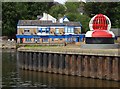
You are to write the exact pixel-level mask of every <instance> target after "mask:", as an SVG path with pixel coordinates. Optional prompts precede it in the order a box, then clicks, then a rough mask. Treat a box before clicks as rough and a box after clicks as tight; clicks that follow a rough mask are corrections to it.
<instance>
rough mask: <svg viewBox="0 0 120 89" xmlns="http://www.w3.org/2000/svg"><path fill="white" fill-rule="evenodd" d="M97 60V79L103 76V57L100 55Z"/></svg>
mask: <svg viewBox="0 0 120 89" xmlns="http://www.w3.org/2000/svg"><path fill="white" fill-rule="evenodd" d="M97 62H98V72H97V77H98V78H99V79H102V78H103V59H102V57H98V59H97Z"/></svg>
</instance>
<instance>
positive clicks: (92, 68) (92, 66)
mask: <svg viewBox="0 0 120 89" xmlns="http://www.w3.org/2000/svg"><path fill="white" fill-rule="evenodd" d="M97 61H98V60H97V58H96V57H95V56H92V57H91V58H90V77H92V78H96V77H97V70H98V66H97Z"/></svg>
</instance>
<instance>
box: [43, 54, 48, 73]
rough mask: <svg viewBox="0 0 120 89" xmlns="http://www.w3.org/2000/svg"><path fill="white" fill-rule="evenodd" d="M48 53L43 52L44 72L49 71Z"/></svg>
mask: <svg viewBox="0 0 120 89" xmlns="http://www.w3.org/2000/svg"><path fill="white" fill-rule="evenodd" d="M47 56H48V55H47V54H46V53H44V54H43V72H47V68H48V57H47Z"/></svg>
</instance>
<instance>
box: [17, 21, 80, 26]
mask: <svg viewBox="0 0 120 89" xmlns="http://www.w3.org/2000/svg"><path fill="white" fill-rule="evenodd" d="M17 25H18V26H76V27H78V26H82V25H81V23H80V22H63V23H60V22H56V23H53V22H52V21H41V20H19V21H18V24H17Z"/></svg>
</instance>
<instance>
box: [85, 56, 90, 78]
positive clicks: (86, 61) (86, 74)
mask: <svg viewBox="0 0 120 89" xmlns="http://www.w3.org/2000/svg"><path fill="white" fill-rule="evenodd" d="M83 60H84V62H83V63H84V71H83V74H84V75H83V76H84V77H90V71H89V70H90V65H89V64H90V63H89V58H88V56H85V57H84V59H83Z"/></svg>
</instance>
